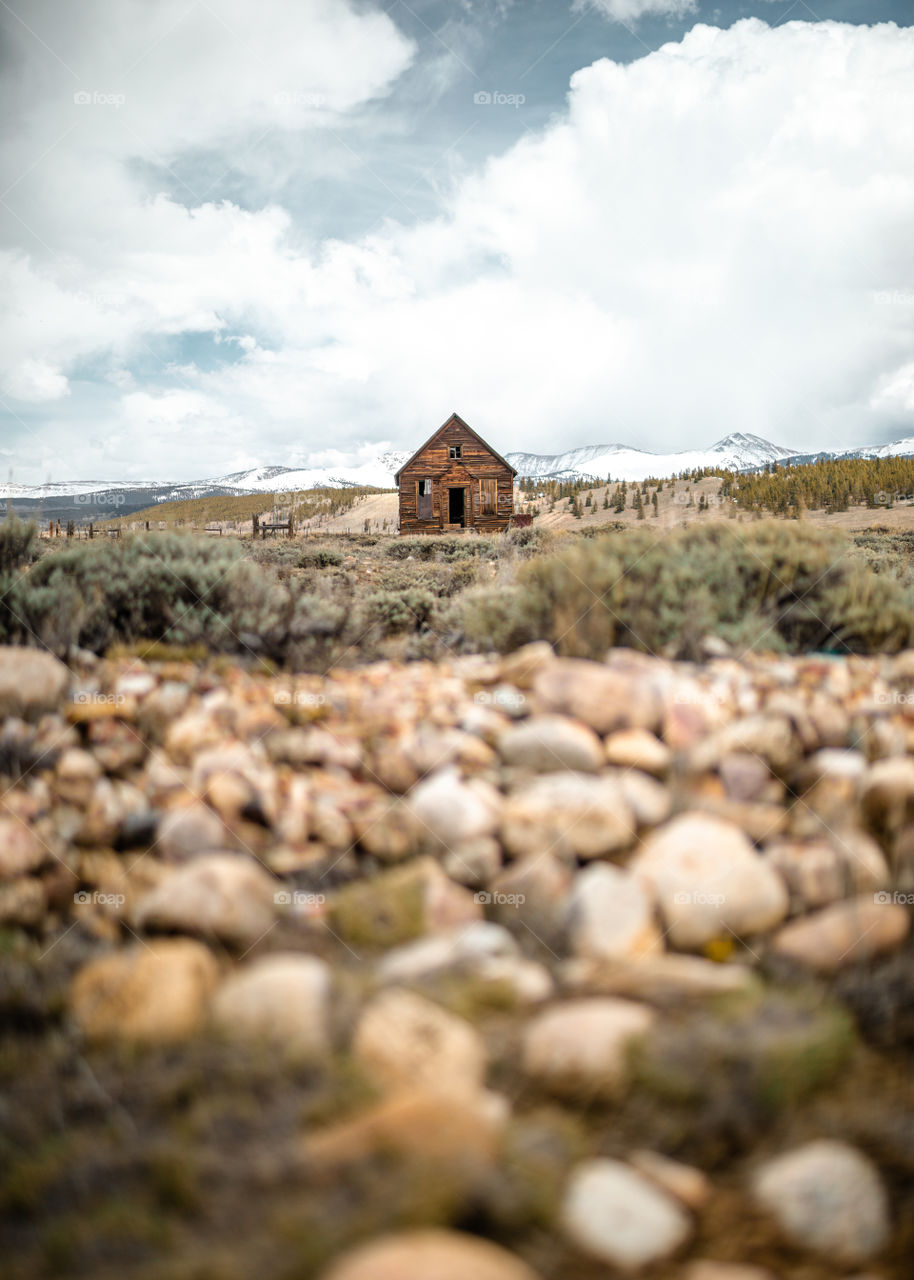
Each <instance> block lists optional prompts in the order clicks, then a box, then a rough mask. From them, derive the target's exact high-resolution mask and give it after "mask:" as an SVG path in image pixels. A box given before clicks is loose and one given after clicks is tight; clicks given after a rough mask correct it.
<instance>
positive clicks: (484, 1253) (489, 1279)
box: [320, 1229, 539, 1280]
mask: <svg viewBox="0 0 914 1280" xmlns="http://www.w3.org/2000/svg"><path fill="white" fill-rule="evenodd" d="M470 1278H472V1280H539V1278H538V1276H537V1273H536V1272H535V1271H532V1270H531V1269H530V1267H528V1266H527V1264H526V1263H525V1262H522V1261H521V1260H520V1259H519V1258H516V1257H515V1256H514V1255H513V1254H511V1253H508V1252H507V1250H505V1249H502V1248H500V1247H499V1246H498V1245H495V1244H491V1243H490V1242H489V1241H488V1240H481V1239H479V1238H478V1237H476V1236H469V1235H464V1234H463V1233H461V1232H457V1231H440V1230H432V1229H427V1230H415V1231H402V1232H399V1233H397V1234H396V1235H390V1236H382V1237H381V1238H380V1239H377V1240H372V1241H370V1242H369V1243H368V1244H365V1245H361V1246H360V1247H358V1248H356V1249H353V1250H352V1251H351V1252H349V1253H346V1254H344V1255H343V1257H342V1258H340V1259H338V1260H337V1261H336V1262H335V1263H333V1264H332V1266H331V1267H330V1269H329V1270H328V1271H325V1272H323V1273H322V1275H321V1277H320V1280H470Z"/></svg>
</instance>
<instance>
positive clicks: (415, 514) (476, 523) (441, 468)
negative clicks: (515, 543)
mask: <svg viewBox="0 0 914 1280" xmlns="http://www.w3.org/2000/svg"><path fill="white" fill-rule="evenodd" d="M516 475H517V472H516V471H515V469H514V467H512V466H511V465H510V463H508V462H505V460H504V458H503V457H502V456H501V454H500V453H496V452H495V450H494V449H493V448H492V446H491V445H488V444H486V442H485V440H483V438H482V436H478V435H477V434H476V432H475V431H474V430H473V428H472V427H470V426H467V424H466V423H465V422H464V420H463V418H461V417H459V416H458V415H457V414H456V413H452V414H451V416H450V417H449V418H448V420H447V422H445V423H444V424H443V426H440V427H439V428H438V430H437V431H436V432H435V433H434V435H431V436H429V438H428V439H427V440H426V442H425V444H424V445H422V446H421V448H419V449H417V450H416V452H415V453H414V454H413V456H412V457H411V458H410V460H409V461H408V462H406V463H404V465H403V466H402V467H401V468H400V470H399V471H398V472H397V474H396V475H395V476H394V482H395V483H396V485H397V488H398V489H399V491H400V532H401V533H445V532H454V531H456V530H458V529H476V530H478V531H479V532H480V533H483V532H485V533H497V532H499V531H501V530H503V529H507V527H508V524H509V522H510V520H511V516H512V513H513V511H514V477H515V476H516Z"/></svg>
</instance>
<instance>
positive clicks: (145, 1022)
mask: <svg viewBox="0 0 914 1280" xmlns="http://www.w3.org/2000/svg"><path fill="white" fill-rule="evenodd" d="M218 977H219V967H218V965H217V964H216V961H215V959H214V958H213V955H212V954H211V952H210V951H209V950H208V949H207V948H206V947H205V946H204V945H203V944H202V943H200V942H194V941H191V940H190V939H185V938H181V939H160V940H156V941H151V942H138V943H134V944H131V945H130V946H126V947H123V948H121V949H119V950H117V951H111V952H108V953H107V954H105V955H102V956H99V957H98V958H97V959H95V960H90V961H89V963H88V964H87V965H86V966H85V967H84V968H83V969H80V971H79V972H78V973H77V975H76V977H75V978H74V980H73V983H72V985H71V988H70V1013H71V1015H72V1017H73V1019H74V1021H75V1022H76V1024H77V1025H78V1027H79V1028H80V1030H81V1031H82V1032H83V1034H84V1035H85V1036H86V1037H87V1038H88V1039H90V1040H109V1039H113V1040H132V1041H143V1042H146V1043H150V1044H157V1043H166V1042H168V1041H173V1040H183V1039H186V1038H187V1037H188V1036H190V1035H192V1034H193V1033H194V1032H195V1031H197V1030H198V1029H199V1027H200V1026H201V1024H202V1022H203V1019H204V1016H205V1012H206V1006H207V1002H208V1000H209V998H210V996H211V995H212V993H213V991H214V990H215V987H216V984H217V982H218Z"/></svg>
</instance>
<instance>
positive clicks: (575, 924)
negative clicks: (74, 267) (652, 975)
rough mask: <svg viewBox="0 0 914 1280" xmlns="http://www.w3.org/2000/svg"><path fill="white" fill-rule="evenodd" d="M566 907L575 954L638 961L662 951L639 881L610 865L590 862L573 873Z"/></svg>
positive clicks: (646, 897) (570, 939)
mask: <svg viewBox="0 0 914 1280" xmlns="http://www.w3.org/2000/svg"><path fill="white" fill-rule="evenodd" d="M568 909H569V914H568V937H569V941H570V944H571V949H572V951H573V952H574V954H575V955H578V956H587V957H594V958H598V959H609V960H616V959H640V958H642V957H643V956H651V955H656V954H657V953H658V952H660V951H661V950H662V949H663V944H662V941H661V937H660V931H659V930H658V928H657V926H656V924H655V922H654V910H653V902H652V900H651V897H650V895H649V894H648V892H647V891H646V889H645V887H644V885H643V883H642V882H641V881H640V880H638V879H636V877H635V876H633V875H631V874H630V873H629V872H628V871H625V870H622V869H620V868H619V867H615V866H612V865H611V864H610V863H593V864H592V865H591V866H589V867H585V869H584V870H583V871H579V872H578V874H577V875H576V876H575V878H574V884H573V887H572V890H571V895H570V898H569V906H568Z"/></svg>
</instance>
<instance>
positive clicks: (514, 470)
mask: <svg viewBox="0 0 914 1280" xmlns="http://www.w3.org/2000/svg"><path fill="white" fill-rule="evenodd" d="M452 422H459V423H460V425H461V426H462V427H463V428H464V430H466V431H469V433H470V435H471V436H473V437H475V439H477V440H478V441H479V443H480V444H481V445H482V447H483V448H484V449H485V450H486V451H487V452H488V453H491V455H492V457H493V458H497V459H498V461H499V462H500V463H502V465H503V466H506V467H507V468H508V470H509V471H510V472H511V474H512V476H516V475H517V468H516V467H512V466H511V463H510V462H506V461H505V459H504V458H503V457H502V456H501V454H500V453H496V451H495V450H494V449H493V448H492V446H491V445H490V444H489V443H488V442H487V441H485V440H483V438H482V436H481V435H480V434H479V432H478V431H474V430H473V428H472V427H471V426H470V424H469V423H468V422H464V420H463V418H461V416H460V414H459V413H452V414H451V416H450V417H449V418H448V419H447V421H446V422H442V424H441V426H440V427H439V428H438V430H437V431H433V432H432V434H431V435H430V436H429V438H428V439H427V440H426V442H425V444H421V445H420V446H419V448H418V449H417V450H416V452H415V453H414V454H413V456H412V457H411V458H407V460H406V462H404V463H403V466H402V467H401V468H400V470H399V471H398V472H397V473H396V475H395V476H394V483H395V484H396V485H397V487H398V488H399V486H400V474H401V472H403V471H405V470H406V468H407V467H408V466H409V465H410V463H411V462H415V460H416V458H418V456H419V454H420V453H422V451H423V449H427V448H428V446H429V445H430V444H431V443H432V441H433V440H436V439H437V438H438V436H440V435H441V432H442V431H443V430H444V429H445V427H449V426H450V425H451V423H452Z"/></svg>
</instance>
